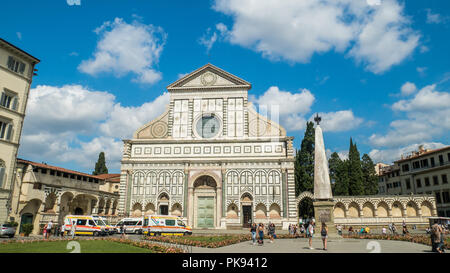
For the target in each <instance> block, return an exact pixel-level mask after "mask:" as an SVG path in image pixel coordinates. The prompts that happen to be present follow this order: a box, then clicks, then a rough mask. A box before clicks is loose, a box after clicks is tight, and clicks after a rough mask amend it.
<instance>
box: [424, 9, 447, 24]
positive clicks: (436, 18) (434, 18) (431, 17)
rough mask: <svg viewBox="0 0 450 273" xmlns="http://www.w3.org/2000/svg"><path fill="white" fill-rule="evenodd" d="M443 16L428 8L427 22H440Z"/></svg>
mask: <svg viewBox="0 0 450 273" xmlns="http://www.w3.org/2000/svg"><path fill="white" fill-rule="evenodd" d="M442 22H443V18H442V16H441V15H439V14H438V13H433V12H432V11H431V9H427V24H440V23H442Z"/></svg>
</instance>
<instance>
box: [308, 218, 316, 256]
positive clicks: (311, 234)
mask: <svg viewBox="0 0 450 273" xmlns="http://www.w3.org/2000/svg"><path fill="white" fill-rule="evenodd" d="M307 235H308V238H309V249H313V248H312V238H313V237H314V220H311V222H309V225H308V228H307Z"/></svg>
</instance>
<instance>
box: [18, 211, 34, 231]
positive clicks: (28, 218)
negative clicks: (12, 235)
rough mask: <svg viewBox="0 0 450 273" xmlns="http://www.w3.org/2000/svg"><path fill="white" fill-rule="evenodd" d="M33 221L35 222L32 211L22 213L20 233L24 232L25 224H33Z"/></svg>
mask: <svg viewBox="0 0 450 273" xmlns="http://www.w3.org/2000/svg"><path fill="white" fill-rule="evenodd" d="M32 223H33V214H31V213H24V214H22V216H21V217H20V228H19V233H21V232H22V229H23V225H24V224H32Z"/></svg>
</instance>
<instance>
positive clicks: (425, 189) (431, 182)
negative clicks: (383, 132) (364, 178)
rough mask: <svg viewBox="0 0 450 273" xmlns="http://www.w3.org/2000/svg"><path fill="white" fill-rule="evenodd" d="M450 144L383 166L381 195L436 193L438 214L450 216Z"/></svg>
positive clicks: (415, 153)
mask: <svg viewBox="0 0 450 273" xmlns="http://www.w3.org/2000/svg"><path fill="white" fill-rule="evenodd" d="M449 179H450V146H447V147H444V148H440V149H435V150H426V149H424V148H423V146H420V147H419V150H418V151H414V152H411V153H409V154H407V155H404V156H402V158H401V159H399V160H397V161H395V162H394V164H393V165H389V166H385V167H382V168H381V171H380V174H379V185H378V186H379V194H381V195H407V194H414V195H417V194H419V195H420V194H428V195H433V196H435V200H436V208H437V214H438V216H447V217H450V183H449Z"/></svg>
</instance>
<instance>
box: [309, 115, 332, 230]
mask: <svg viewBox="0 0 450 273" xmlns="http://www.w3.org/2000/svg"><path fill="white" fill-rule="evenodd" d="M314 121H315V122H316V123H317V126H316V129H315V143H314V202H313V205H314V218H315V220H316V229H317V232H320V228H321V226H322V223H325V224H326V225H327V227H328V235H329V236H331V237H336V236H337V232H336V227H335V225H334V217H333V210H334V202H333V193H332V191H331V183H330V174H329V170H328V160H327V156H326V154H325V144H324V142H323V134H322V128H320V125H319V123H320V121H321V118H320V117H319V115H316V117H315V118H314Z"/></svg>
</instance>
